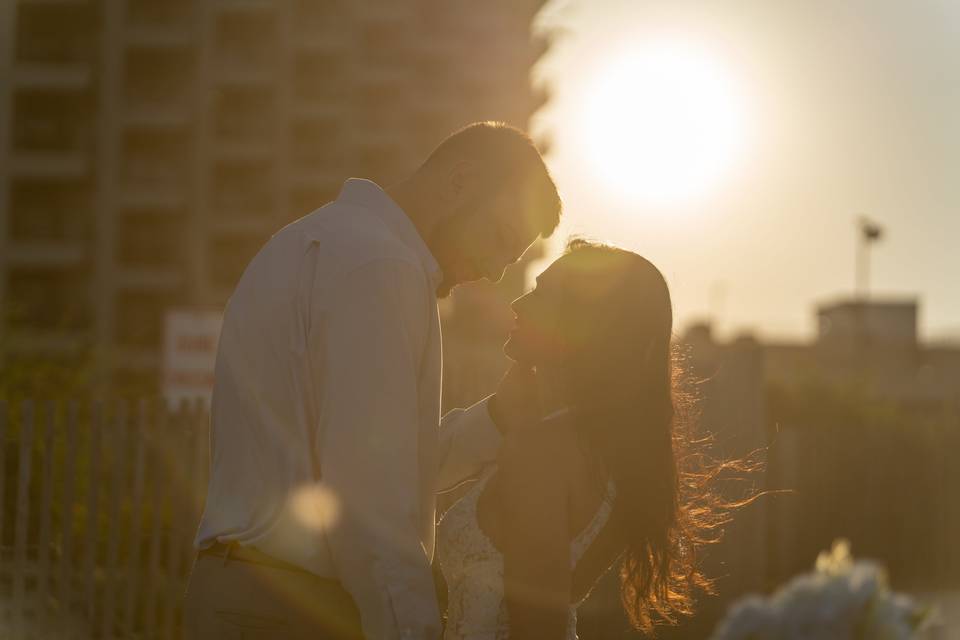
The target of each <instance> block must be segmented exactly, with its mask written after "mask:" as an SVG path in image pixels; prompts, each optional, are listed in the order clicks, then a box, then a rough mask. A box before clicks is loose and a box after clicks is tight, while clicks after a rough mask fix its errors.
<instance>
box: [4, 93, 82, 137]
mask: <svg viewBox="0 0 960 640" xmlns="http://www.w3.org/2000/svg"><path fill="white" fill-rule="evenodd" d="M91 117H92V110H91V108H90V100H89V97H88V96H87V95H86V94H83V93H76V92H64V91H21V92H17V94H16V97H15V98H14V123H15V124H14V142H13V145H14V148H15V149H17V150H19V151H86V150H88V149H90V148H92V144H91V142H92V136H93V130H92V129H93V127H92V122H91Z"/></svg>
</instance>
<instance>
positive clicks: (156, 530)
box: [143, 402, 168, 636]
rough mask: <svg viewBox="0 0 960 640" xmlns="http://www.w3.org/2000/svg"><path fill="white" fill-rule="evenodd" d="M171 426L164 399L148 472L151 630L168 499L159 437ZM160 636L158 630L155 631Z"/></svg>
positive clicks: (146, 587) (147, 586) (148, 624)
mask: <svg viewBox="0 0 960 640" xmlns="http://www.w3.org/2000/svg"><path fill="white" fill-rule="evenodd" d="M167 427H168V425H167V408H166V406H165V405H164V404H163V403H162V402H161V403H160V407H159V409H158V411H157V420H156V422H155V424H154V425H153V429H152V431H153V433H152V434H151V435H152V437H151V438H150V445H151V446H150V449H151V451H150V456H149V460H150V464H149V467H148V468H149V472H148V475H149V477H150V480H151V487H150V498H149V499H150V503H151V507H152V508H151V513H150V537H149V544H150V555H149V559H148V563H147V571H146V584H145V585H144V589H143V591H144V597H145V598H146V602H145V603H144V625H146V627H147V628H149V629H156V628H157V626H158V625H159V620H158V618H157V604H158V603H157V601H158V599H159V598H161V597H162V594H163V588H162V586H160V585H158V582H160V545H161V536H162V534H163V528H162V527H161V522H162V520H163V502H164V498H165V494H166V491H165V485H164V483H163V482H162V481H161V480H162V479H161V478H160V474H159V473H158V466H159V465H160V464H162V462H163V455H162V451H158V450H159V449H161V443H160V439H161V438H160V436H161V435H162V434H163V432H164V430H165V429H166V428H167ZM156 635H157V636H160V635H161V634H160V633H159V632H158V633H157V634H156Z"/></svg>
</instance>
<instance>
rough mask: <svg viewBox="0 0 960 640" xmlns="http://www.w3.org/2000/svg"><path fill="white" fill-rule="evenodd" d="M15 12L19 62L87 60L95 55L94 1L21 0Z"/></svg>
mask: <svg viewBox="0 0 960 640" xmlns="http://www.w3.org/2000/svg"><path fill="white" fill-rule="evenodd" d="M16 16H17V18H16V19H17V25H16V27H15V33H16V34H17V38H16V43H15V50H14V55H15V59H16V60H17V61H18V62H24V63H35V62H38V63H44V64H72V63H90V62H92V61H93V59H94V58H95V56H96V55H97V42H96V34H97V30H98V26H97V16H96V8H95V7H94V3H89V2H84V3H81V2H21V3H20V7H19V9H18V11H17V12H16Z"/></svg>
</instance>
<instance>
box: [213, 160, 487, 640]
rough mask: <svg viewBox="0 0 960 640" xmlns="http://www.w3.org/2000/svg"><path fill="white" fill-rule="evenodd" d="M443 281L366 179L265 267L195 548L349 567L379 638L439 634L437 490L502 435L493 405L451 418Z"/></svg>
mask: <svg viewBox="0 0 960 640" xmlns="http://www.w3.org/2000/svg"><path fill="white" fill-rule="evenodd" d="M441 275H442V274H441V273H440V268H439V266H438V265H437V263H436V261H435V260H434V258H433V256H432V255H431V253H430V251H429V250H428V249H427V246H426V244H425V243H424V242H423V240H422V239H421V237H420V235H419V233H418V232H417V229H416V227H414V225H413V223H412V222H411V221H410V219H409V218H408V217H407V215H406V214H405V213H404V212H403V210H402V209H400V207H399V206H397V204H396V203H394V202H393V200H391V199H390V197H389V196H388V195H387V194H386V193H385V192H384V191H383V190H381V189H380V187H378V186H377V185H376V184H374V183H373V182H370V181H368V180H358V179H351V180H348V181H347V182H346V183H345V184H344V186H343V190H342V191H341V193H340V195H339V197H338V198H337V200H335V201H334V202H332V203H330V204H328V205H326V206H324V207H322V208H320V209H318V210H317V211H315V212H313V213H311V214H309V215H307V216H305V217H303V218H301V219H300V220H297V221H296V222H294V223H292V224H290V225H288V226H287V227H285V228H283V229H282V230H280V231H279V232H278V233H276V234H275V235H274V236H273V237H272V238H271V239H270V240H269V242H267V244H266V245H265V246H264V247H263V248H262V249H261V250H260V252H259V253H258V254H257V255H256V257H254V259H253V260H252V261H251V262H250V264H249V265H248V267H247V269H246V271H245V272H244V273H243V276H242V277H241V279H240V282H239V283H238V284H237V288H236V290H235V291H234V294H233V296H232V297H231V298H230V301H229V302H228V304H227V308H226V311H225V314H224V320H223V328H222V330H221V334H220V343H219V346H218V349H217V363H216V373H215V385H214V392H213V400H212V406H211V427H210V451H211V456H210V483H209V486H208V489H207V500H206V506H205V509H204V513H203V517H202V518H201V521H200V527H199V531H198V533H197V537H196V540H195V542H194V544H195V546H196V547H197V548H198V549H202V548H205V547H207V546H209V545H211V544H213V542H214V541H216V540H219V541H222V542H226V541H237V542H239V543H240V544H243V545H248V546H254V547H256V548H258V549H260V550H262V551H264V552H265V553H268V554H270V555H272V556H274V557H276V558H279V559H282V560H285V561H287V562H291V563H294V564H297V565H299V566H301V567H304V568H305V569H307V570H309V571H312V572H314V573H316V574H318V575H321V576H325V577H335V578H336V579H338V580H340V582H341V583H342V584H343V586H344V588H345V589H346V590H347V591H348V592H349V593H350V594H351V595H352V596H353V598H354V600H355V601H356V603H357V606H358V608H359V609H360V614H361V620H362V624H363V629H364V634H365V635H366V636H367V637H368V638H372V639H376V640H380V639H385V640H389V639H391V638H401V637H412V638H433V637H438V636H439V632H440V619H439V613H438V610H437V604H436V600H435V596H434V593H435V591H434V586H433V580H432V574H431V571H430V562H431V559H432V557H433V548H434V522H435V493H436V492H437V491H438V490H443V489H446V488H450V487H452V486H455V485H456V484H458V483H459V482H461V481H462V480H464V479H466V478H468V477H470V476H472V475H476V474H477V473H478V472H479V471H480V470H481V468H482V467H483V465H484V464H486V463H487V462H490V461H492V460H494V459H495V457H496V451H497V448H498V446H499V441H500V437H499V433H498V432H497V429H496V427H495V426H494V425H493V423H492V421H491V420H490V417H489V414H488V412H487V408H486V403H485V402H481V403H478V404H477V405H474V406H473V407H471V408H470V409H467V410H455V411H453V412H451V413H449V414H447V415H446V416H445V417H444V419H443V422H442V424H440V419H439V415H440V381H441V353H440V322H439V316H438V313H437V302H436V295H435V291H436V287H437V284H438V283H439V281H440V278H441ZM438 424H439V429H438Z"/></svg>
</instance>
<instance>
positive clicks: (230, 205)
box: [213, 161, 273, 215]
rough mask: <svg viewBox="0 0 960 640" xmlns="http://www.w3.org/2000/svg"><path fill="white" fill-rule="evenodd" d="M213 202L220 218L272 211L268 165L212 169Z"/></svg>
mask: <svg viewBox="0 0 960 640" xmlns="http://www.w3.org/2000/svg"><path fill="white" fill-rule="evenodd" d="M213 202H214V208H215V209H216V210H217V211H218V212H219V213H221V214H229V215H233V214H236V213H254V214H257V215H269V214H270V213H271V212H272V209H273V187H272V166H271V163H269V162H262V161H259V162H220V163H218V164H217V166H216V168H215V169H214V185H213Z"/></svg>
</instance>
